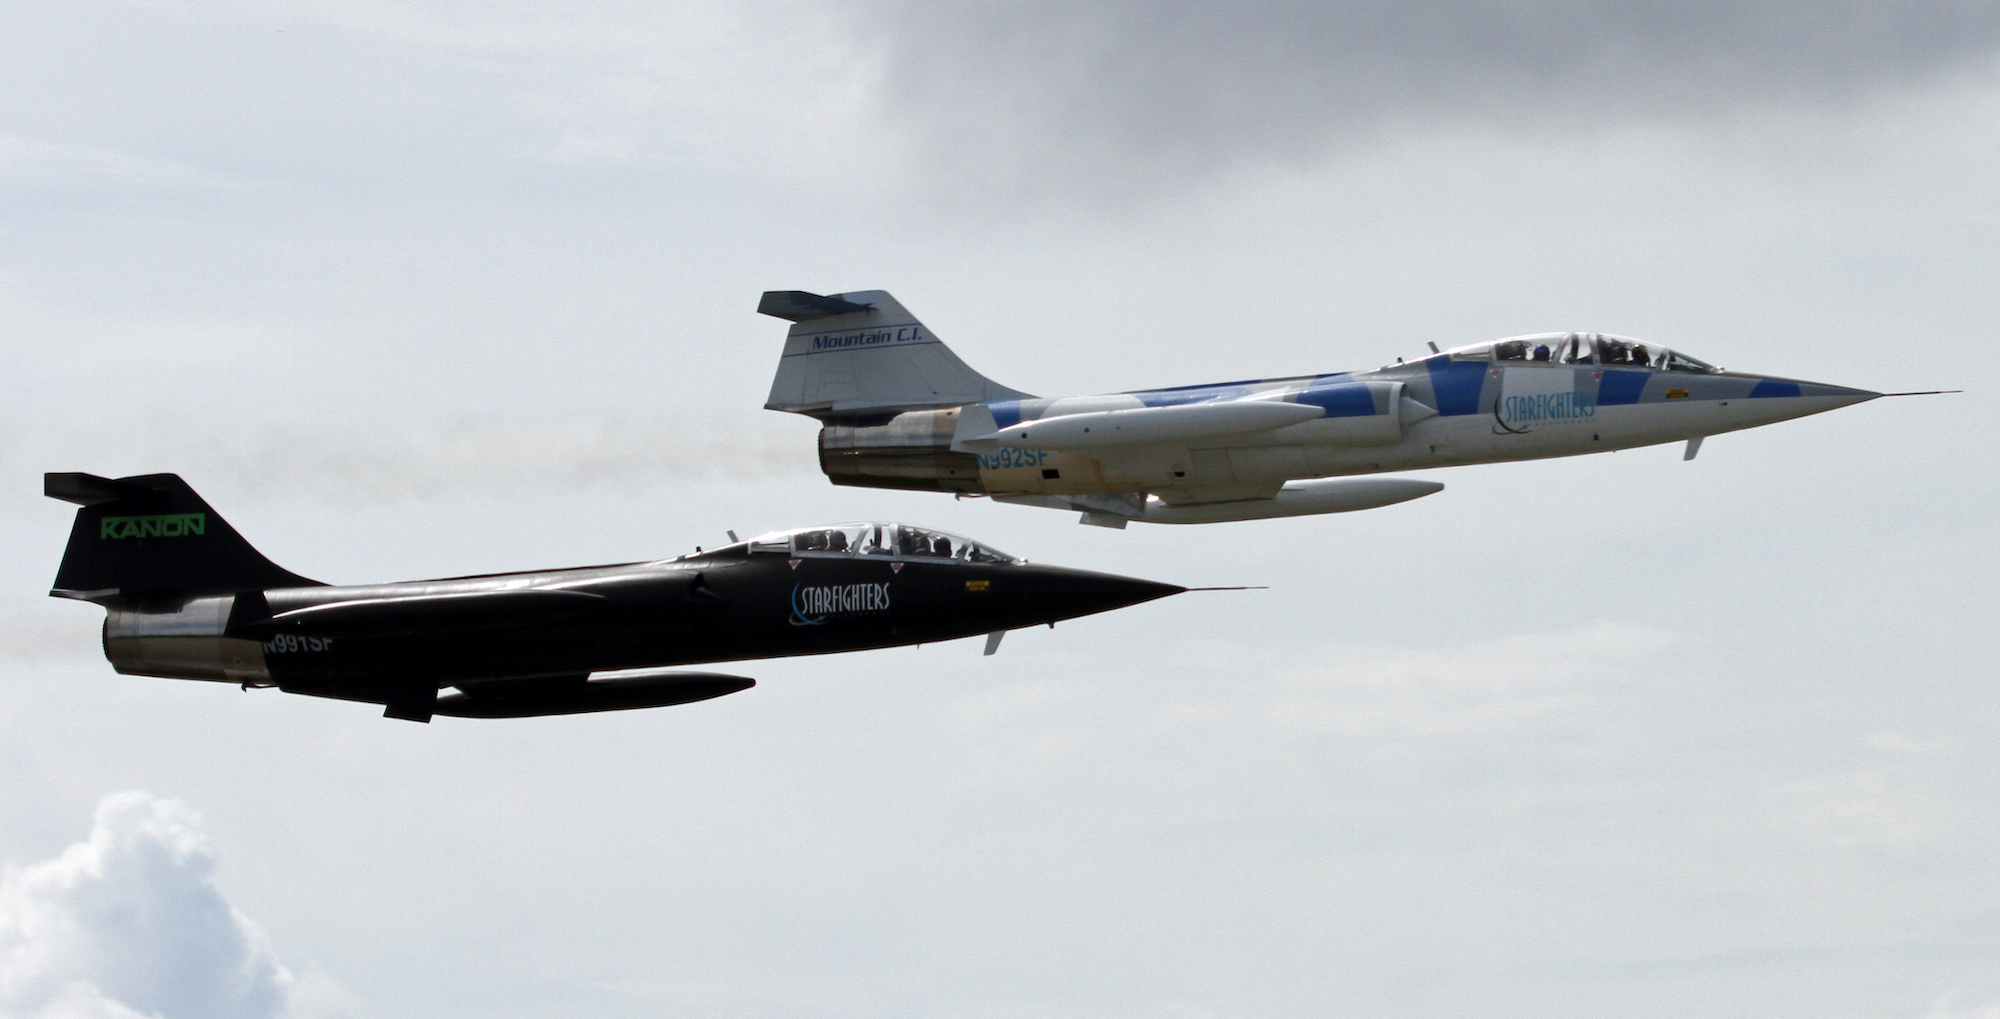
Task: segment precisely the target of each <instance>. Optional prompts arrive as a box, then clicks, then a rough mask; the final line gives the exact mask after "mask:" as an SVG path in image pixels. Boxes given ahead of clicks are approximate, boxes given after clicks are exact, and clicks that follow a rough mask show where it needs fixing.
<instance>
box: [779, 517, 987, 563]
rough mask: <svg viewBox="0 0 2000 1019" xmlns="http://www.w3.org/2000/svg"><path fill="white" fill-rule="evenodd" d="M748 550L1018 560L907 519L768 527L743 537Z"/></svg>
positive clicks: (808, 554)
mask: <svg viewBox="0 0 2000 1019" xmlns="http://www.w3.org/2000/svg"><path fill="white" fill-rule="evenodd" d="M746 544H748V545H749V546H750V551H751V552H781V553H784V554H786V555H791V556H802V557H817V556H839V557H853V556H871V557H875V556H879V557H881V558H883V559H955V560H957V561H959V562H963V563H1012V562H1019V561H1020V560H1018V559H1016V558H1014V557H1013V556H1010V555H1008V554H1007V553H1005V552H1002V551H1000V550H999V549H996V548H993V547H991V546H988V545H982V544H980V543H979V542H976V541H973V540H972V539H970V538H961V537H959V536H958V535H956V534H947V533H946V532H944V531H933V530H930V529H929V528H924V527H913V526H911V525H909V524H893V523H881V522H865V523H852V524H833V525H831V526H826V527H801V528H798V529H796V530H791V531H772V532H771V533H769V534H761V535H758V536H757V537H755V538H752V539H750V540H749V541H748V542H746Z"/></svg>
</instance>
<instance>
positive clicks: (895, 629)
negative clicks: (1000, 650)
mask: <svg viewBox="0 0 2000 1019" xmlns="http://www.w3.org/2000/svg"><path fill="white" fill-rule="evenodd" d="M836 535H837V536H838V537H832V536H836ZM1180 590H1181V588H1178V587H1174V586H1172V585H1168V584H1157V583H1153V582H1150V581H1143V580H1136V579H1133V578H1129V577H1119V576H1113V575H1110V574H1104V573H1094V572H1089V571H1084V570H1070V569H1064V568H1061V567H1054V566H1041V565H1031V564H1029V563H1026V562H1023V561H1020V560H1016V559H1013V558H1011V557H1007V556H1004V555H1001V554H998V553H993V552H991V551H990V550H988V549H986V548H985V547H984V546H980V545H977V544H974V543H971V542H967V541H965V540H964V539H960V538H956V537H955V536H951V535H945V534H942V533H940V532H935V531H926V530H922V529H919V528H912V527H910V526H909V525H898V524H852V525H840V526H837V527H831V528H818V529H805V530H801V531H796V532H783V533H780V534H775V535H766V536H764V537H761V538H757V539H753V540H751V541H747V542H739V543H736V544H733V545H729V546H725V547H723V548H718V549H714V550H710V551H707V552H699V553H696V554H694V555H689V556H683V557H680V558H678V559H670V560H663V561H659V562H648V563H628V564H621V565H615V566H599V567H587V568H580V569H568V570H550V571H539V572H528V573H509V574H499V575H494V576H480V577H460V578H450V579H444V580H432V581H414V582H406V583H395V584H376V585H361V586H314V587H287V588H277V589H272V590H265V591H251V592H239V593H234V594H221V595H207V596H190V597H177V598H167V599H150V600H148V599H133V600H120V601H117V602H114V603H112V604H108V605H107V606H106V608H107V609H108V614H107V617H106V621H105V631H104V633H105V652H106V655H107V657H108V658H110V660H111V662H112V663H113V665H114V666H116V667H117V668H118V670H119V671H121V672H127V673H136V674H142V675H156V676H170V677H175V678H186V679H210V680H219V681H225V682H233V683H244V684H248V685H255V686H276V687H280V688H282V689H285V690H289V691H293V692H298V693H318V694H323V695H327V696H337V697H339V696H351V697H353V699H359V700H376V699H379V698H378V697H377V696H376V695H377V694H379V693H380V691H381V690H383V689H388V688H396V687H402V686H409V685H420V686H425V687H428V688H430V689H432V690H435V689H437V688H439V687H447V686H457V687H460V688H461V689H464V690H467V691H468V692H475V691H477V690H478V689H480V687H481V686H482V685H483V684H507V683H510V682H514V681H520V680H533V679H545V678H561V677H582V676H585V675H588V674H591V673H599V672H615V671H621V670H630V669H641V668H652V667H658V666H676V665H691V664H698V663H707V662H722V661H737V660H745V659H758V658H777V657H785V656H791V655H813V654H829V653H834V652H840V651H856V650H863V649H868V648H882V647H893V646H898V645H905V644H916V643H926V642H930V641H940V640H950V639H954V638H959V637H967V636H974V635H978V634H984V633H992V632H995V631H1001V630H1009V629H1017V628H1020V627H1026V626H1034V625H1038V624H1042V623H1053V622H1056V621H1059V620H1063V619H1070V618H1074V617H1076V616H1082V615H1088V614H1091V613H1094V612H1102V611H1106V610H1108V609H1112V608H1117V607H1120V606H1124V605H1130V604H1135V603H1138V602H1142V601H1149V600H1151V599H1154V598H1160V597H1164V596H1166V595H1170V594H1175V593H1178V592H1179V591H1180Z"/></svg>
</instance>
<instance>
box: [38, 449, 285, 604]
mask: <svg viewBox="0 0 2000 1019" xmlns="http://www.w3.org/2000/svg"><path fill="white" fill-rule="evenodd" d="M42 492H43V494H45V495H47V496H48V497H50V498H52V499H61V500H63V501H64V502H73V503H76V504H77V505H78V506H81V507H82V509H79V510H77V511H76V523H75V525H74V526H72V527H71V528H70V532H69V548H68V549H67V550H66V551H64V553H63V559H62V565H61V566H59V567H57V569H56V582H55V587H54V589H53V590H51V591H50V592H49V594H51V595H53V596H55V597H57V598H76V599H80V600H82V601H92V602H98V603H100V604H104V605H106V606H110V605H112V604H113V603H114V602H120V601H129V600H132V599H141V598H154V597H163V596H173V595H204V594H228V593H232V592H237V591H253V590H254V591H262V590H266V589H270V588H279V587H320V586H323V585H321V584H320V582H319V581H317V580H308V579H306V578H304V577H301V576H299V575H298V574H296V573H293V572H291V571H289V570H286V569H284V568H283V567H281V566H279V565H278V564H276V563H274V562H272V561H270V560H269V559H266V558H264V556H263V555H262V554H260V553H259V552H258V551H257V550H256V549H254V548H251V547H250V543H249V542H247V541H244V540H243V536H242V535H240V534H237V533H236V529H235V528H234V527H231V526H229V522H228V521H226V520H224V519H222V517H221V516H219V515H218V514H217V513H216V512H215V510H213V509H211V508H209V505H208V503H206V502H203V501H202V498H201V496H199V495H196V494H195V493H194V489H192V488H189V487H188V484H187V482H185V481H182V480H181V479H180V477H179V476H178V475H173V474H142V475H138V476H135V477H129V478H117V479H112V478H100V477H98V476H96V475H94V474H48V475H44V476H43V478H42Z"/></svg>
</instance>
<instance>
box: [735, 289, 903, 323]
mask: <svg viewBox="0 0 2000 1019" xmlns="http://www.w3.org/2000/svg"><path fill="white" fill-rule="evenodd" d="M872 310H874V306H873V305H868V304H856V303H854V302H853V301H845V300H842V299H840V298H838V297H821V296H820V295H818V294H809V293H807V292H805V291H803V290H766V291H764V298H763V300H760V301H758V302H757V314H759V315H769V316H771V317H772V318H782V319H787V320H789V321H792V322H810V321H812V320H813V319H816V318H826V317H828V316H831V315H851V314H853V313H855V312H857V311H872Z"/></svg>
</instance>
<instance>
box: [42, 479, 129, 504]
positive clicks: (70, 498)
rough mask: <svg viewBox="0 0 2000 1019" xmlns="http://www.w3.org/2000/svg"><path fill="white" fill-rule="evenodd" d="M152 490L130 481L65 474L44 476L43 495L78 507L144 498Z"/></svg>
mask: <svg viewBox="0 0 2000 1019" xmlns="http://www.w3.org/2000/svg"><path fill="white" fill-rule="evenodd" d="M150 491H151V489H148V488H144V487H141V486H139V485H134V484H132V483H131V482H128V481H113V480H112V479H110V478H100V477H98V476H97V475H95V474H81V473H74V472H72V473H64V474H44V475H42V494H43V495H46V496H48V497H49V498H51V499H61V500H62V501H64V502H73V503H76V504H77V505H78V506H96V505H99V504H101V503H107V502H116V501H117V500H119V499H130V498H133V497H135V496H142V495H145V494H147V493H148V492H150Z"/></svg>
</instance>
